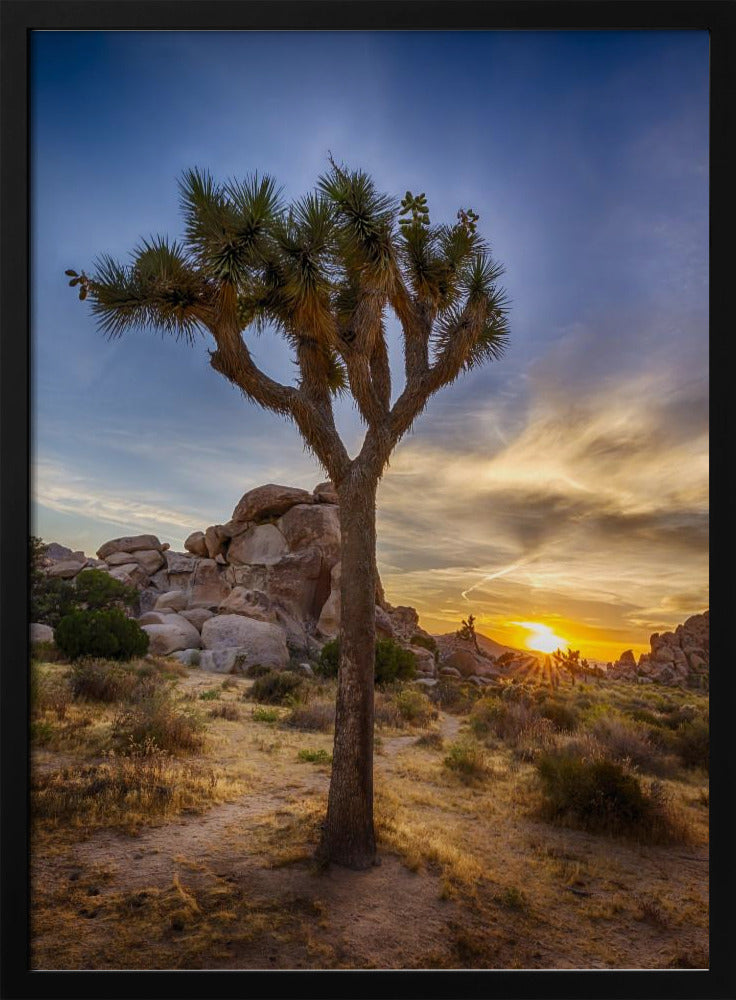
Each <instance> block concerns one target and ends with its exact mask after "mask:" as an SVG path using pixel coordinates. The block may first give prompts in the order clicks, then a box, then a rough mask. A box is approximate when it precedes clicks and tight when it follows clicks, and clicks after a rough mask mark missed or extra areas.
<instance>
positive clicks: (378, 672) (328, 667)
mask: <svg viewBox="0 0 736 1000" xmlns="http://www.w3.org/2000/svg"><path fill="white" fill-rule="evenodd" d="M339 665H340V640H339V639H331V640H330V641H329V642H327V643H325V645H324V647H323V648H322V651H321V653H320V656H319V661H318V663H317V667H316V673H317V674H318V675H319V676H320V677H337V671H338V667H339ZM415 673H416V658H415V656H414V654H413V653H412V652H411V650H409V649H404V647H403V646H400V645H399V643H398V642H394V641H393V639H378V640H376V667H375V681H376V684H377V685H379V687H380V686H383V685H385V684H393V683H395V682H396V681H406V680H411V679H412V678H413V677H414V675H415Z"/></svg>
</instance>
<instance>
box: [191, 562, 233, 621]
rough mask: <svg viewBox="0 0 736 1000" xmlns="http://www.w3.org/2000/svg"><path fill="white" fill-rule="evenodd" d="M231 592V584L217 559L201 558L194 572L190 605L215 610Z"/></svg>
mask: <svg viewBox="0 0 736 1000" xmlns="http://www.w3.org/2000/svg"><path fill="white" fill-rule="evenodd" d="M229 593H230V585H229V584H228V583H227V581H226V580H225V579H224V577H223V575H222V573H221V571H220V568H219V566H218V565H217V563H216V562H215V560H214V559H200V560H199V562H198V563H197V568H196V569H195V571H194V573H193V574H192V583H191V590H190V592H189V607H190V608H209V609H210V610H211V611H214V610H215V609H216V608H217V607H218V606H219V604H220V602H221V601H222V600H224V598H225V597H227V595H228V594H229Z"/></svg>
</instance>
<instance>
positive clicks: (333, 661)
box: [314, 639, 340, 677]
mask: <svg viewBox="0 0 736 1000" xmlns="http://www.w3.org/2000/svg"><path fill="white" fill-rule="evenodd" d="M339 666H340V640H339V639H330V641H329V642H326V643H325V644H324V646H323V647H322V650H321V651H320V654H319V659H318V660H317V665H316V667H315V668H314V672H315V673H316V674H317V676H318V677H337V670H338V667H339Z"/></svg>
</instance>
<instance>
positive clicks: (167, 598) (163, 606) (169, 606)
mask: <svg viewBox="0 0 736 1000" xmlns="http://www.w3.org/2000/svg"><path fill="white" fill-rule="evenodd" d="M186 606H187V595H186V594H185V593H184V591H183V590H170V591H168V593H166V594H161V595H160V596H159V597H158V598H157V599H156V603H155V605H154V610H155V611H165V610H168V611H183V610H184V608H185V607H186Z"/></svg>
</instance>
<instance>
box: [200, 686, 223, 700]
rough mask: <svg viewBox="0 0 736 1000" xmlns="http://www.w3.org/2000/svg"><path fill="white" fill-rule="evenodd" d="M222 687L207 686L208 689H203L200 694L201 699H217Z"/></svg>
mask: <svg viewBox="0 0 736 1000" xmlns="http://www.w3.org/2000/svg"><path fill="white" fill-rule="evenodd" d="M220 690H221V689H220V688H207V690H206V691H201V692H200V695H199V700H200V701H217V700H218V699H219V697H220Z"/></svg>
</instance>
